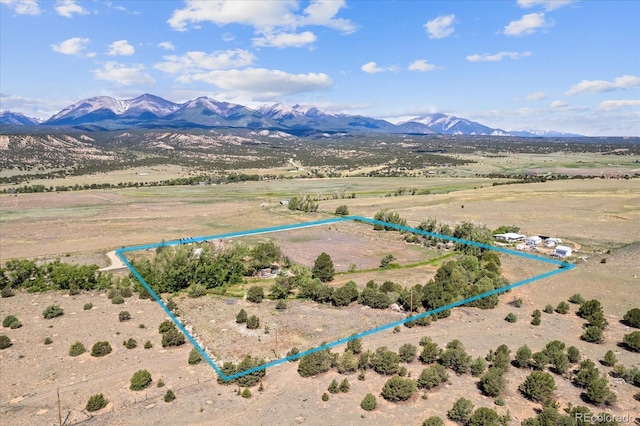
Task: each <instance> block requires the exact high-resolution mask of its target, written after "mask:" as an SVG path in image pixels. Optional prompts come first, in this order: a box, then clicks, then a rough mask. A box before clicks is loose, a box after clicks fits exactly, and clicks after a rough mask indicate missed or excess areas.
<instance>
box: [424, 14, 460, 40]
mask: <svg viewBox="0 0 640 426" xmlns="http://www.w3.org/2000/svg"><path fill="white" fill-rule="evenodd" d="M455 19H456V15H453V14H451V15H442V16H438V17H437V18H435V19H433V20H431V21H428V22H427V23H426V24H424V28H425V29H426V30H427V32H428V33H429V38H435V39H438V38H445V37H448V36H450V35H451V34H453V32H454V31H455V28H453V24H454V22H455Z"/></svg>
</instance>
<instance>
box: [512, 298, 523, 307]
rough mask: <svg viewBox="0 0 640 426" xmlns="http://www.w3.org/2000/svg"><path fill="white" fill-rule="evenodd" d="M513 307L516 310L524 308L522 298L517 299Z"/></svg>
mask: <svg viewBox="0 0 640 426" xmlns="http://www.w3.org/2000/svg"><path fill="white" fill-rule="evenodd" d="M513 305H514V306H515V307H516V308H521V307H522V298H521V297H520V298H518V299H516V300H515V302H513Z"/></svg>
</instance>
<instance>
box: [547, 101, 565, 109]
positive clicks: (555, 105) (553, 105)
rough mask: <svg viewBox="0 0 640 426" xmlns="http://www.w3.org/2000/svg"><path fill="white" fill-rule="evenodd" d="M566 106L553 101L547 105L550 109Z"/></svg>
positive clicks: (563, 103)
mask: <svg viewBox="0 0 640 426" xmlns="http://www.w3.org/2000/svg"><path fill="white" fill-rule="evenodd" d="M568 106H569V104H568V103H566V102H562V101H553V102H551V104H549V107H550V108H566V107H568Z"/></svg>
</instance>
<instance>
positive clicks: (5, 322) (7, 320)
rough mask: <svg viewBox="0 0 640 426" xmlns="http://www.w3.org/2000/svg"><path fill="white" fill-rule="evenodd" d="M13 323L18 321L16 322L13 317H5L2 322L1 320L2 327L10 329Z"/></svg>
mask: <svg viewBox="0 0 640 426" xmlns="http://www.w3.org/2000/svg"><path fill="white" fill-rule="evenodd" d="M14 322H20V321H18V318H17V317H16V316H15V315H7V316H6V317H4V320H2V326H3V327H11V324H13V323H14Z"/></svg>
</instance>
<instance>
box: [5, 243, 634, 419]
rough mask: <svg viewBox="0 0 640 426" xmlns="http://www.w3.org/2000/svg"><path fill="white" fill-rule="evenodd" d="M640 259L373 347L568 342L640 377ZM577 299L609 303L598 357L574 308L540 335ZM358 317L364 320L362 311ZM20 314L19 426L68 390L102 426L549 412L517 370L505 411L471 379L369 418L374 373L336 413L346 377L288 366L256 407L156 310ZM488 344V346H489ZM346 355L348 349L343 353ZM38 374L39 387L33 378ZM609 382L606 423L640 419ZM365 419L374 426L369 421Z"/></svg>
mask: <svg viewBox="0 0 640 426" xmlns="http://www.w3.org/2000/svg"><path fill="white" fill-rule="evenodd" d="M637 251H638V246H637V245H635V246H634V247H629V248H625V249H620V250H615V251H614V252H613V253H612V254H611V255H609V256H608V258H609V261H608V262H607V264H599V263H597V262H587V263H585V264H582V265H580V266H579V267H578V268H576V269H575V270H574V271H571V272H569V273H567V274H566V275H562V279H559V280H543V281H540V282H537V283H535V284H532V285H530V286H526V287H522V288H520V289H517V290H514V291H513V292H511V293H509V294H508V295H506V296H503V297H502V301H501V303H500V305H499V306H498V307H497V308H496V309H494V310H489V311H482V310H478V309H470V308H462V309H457V310H455V311H454V313H453V314H452V316H451V317H449V318H446V319H443V320H439V321H437V322H435V323H433V324H431V325H430V326H429V327H426V328H424V327H414V328H412V329H407V328H402V330H401V332H400V333H393V332H392V331H390V330H389V331H386V332H382V333H379V334H376V335H373V336H370V337H369V338H367V339H364V342H363V343H364V346H365V348H368V349H372V350H375V348H377V347H379V346H382V345H384V346H387V347H389V348H390V349H392V350H397V349H398V347H399V346H400V345H401V344H403V343H412V344H414V345H416V346H417V343H418V341H419V339H420V337H422V336H425V335H428V336H431V337H432V339H433V340H434V341H436V342H437V343H438V344H439V345H440V346H441V347H442V346H444V344H446V343H447V342H448V341H451V340H453V339H459V340H461V341H462V342H463V344H464V345H465V347H466V348H467V350H468V352H469V354H470V355H472V356H473V357H477V356H484V355H485V354H486V353H487V352H488V351H489V349H495V348H496V347H497V346H498V345H500V344H503V343H504V344H506V345H508V346H509V348H510V349H511V350H512V352H515V350H516V349H517V348H518V347H519V346H521V345H524V344H527V345H528V346H529V347H530V348H532V350H534V351H535V350H540V349H542V348H543V347H544V345H545V344H546V343H547V342H548V341H551V340H554V339H559V340H561V341H563V342H565V343H566V344H567V345H575V346H576V347H577V348H578V349H579V350H580V351H581V353H582V354H583V357H589V358H591V359H593V360H598V359H601V358H602V356H603V355H604V353H605V352H606V351H607V350H609V349H612V350H613V351H614V352H615V353H616V356H617V358H618V360H619V362H620V363H622V364H624V365H626V366H632V365H638V361H637V355H635V354H632V353H631V352H628V351H626V350H624V349H621V348H618V347H617V346H616V342H618V341H620V340H621V336H622V335H623V334H625V333H628V332H629V331H630V330H629V328H628V327H625V326H624V325H622V324H620V323H619V322H618V320H619V319H620V316H621V315H622V314H623V313H624V312H626V310H628V309H629V308H631V307H632V306H634V304H635V303H636V302H637V300H634V298H633V297H628V295H630V294H636V293H635V292H637V287H638V279H637V278H633V274H638V273H640V271H638V264H637V262H635V259H637ZM518 262H519V261H516V263H518ZM507 267H508V268H509V269H517V268H522V270H523V271H524V270H526V269H527V268H526V267H525V266H524V265H517V264H509V265H507ZM605 283H606V285H605ZM575 291H579V292H580V293H581V294H582V295H583V296H584V297H585V298H587V299H589V298H598V299H599V300H600V301H601V302H602V303H603V306H604V310H605V314H606V317H607V319H608V320H609V323H610V326H609V327H608V328H607V330H606V332H605V335H606V340H605V343H603V344H601V345H595V344H590V343H585V342H583V341H581V340H579V338H578V336H579V334H580V333H581V325H582V324H583V322H584V321H583V320H581V319H580V318H578V317H577V316H575V314H574V312H575V309H576V307H575V305H572V307H571V311H570V313H569V314H567V315H559V314H555V313H554V314H543V317H542V324H541V325H540V326H538V327H534V326H532V325H530V324H529V318H530V313H531V311H532V310H533V309H535V308H539V309H541V308H542V307H543V306H544V305H545V304H547V303H551V304H554V305H555V304H557V303H558V302H559V301H561V300H566V299H567V298H568V297H569V296H570V295H571V294H573V293H574V292H575ZM621 296H622V297H621ZM512 297H513V298H515V297H522V298H523V299H524V305H523V307H522V308H519V309H518V308H514V307H513V306H512V305H511V304H510V302H511V300H512ZM206 300H207V299H189V300H188V301H187V302H188V303H195V304H202V303H205V302H206ZM86 302H92V303H93V304H94V308H93V309H92V310H91V311H83V310H82V305H83V304H84V303H86ZM50 303H59V304H60V305H61V306H62V307H63V308H64V309H65V315H63V316H62V317H60V318H56V319H52V320H43V319H42V318H41V317H40V316H39V312H40V311H41V310H42V309H43V308H44V306H46V305H48V304H50ZM242 303H246V302H241V301H235V306H233V309H234V312H235V309H237V308H238V307H239V306H240V305H239V304H242ZM294 303H300V304H301V305H302V306H300V309H302V308H303V306H304V305H306V304H307V303H308V302H294ZM266 306H267V304H266V303H265V307H266ZM352 308H353V309H360V308H359V307H358V306H353V307H352ZM122 309H126V310H128V311H129V312H131V313H132V316H133V318H132V319H131V320H130V321H127V322H123V323H120V322H118V320H117V312H118V311H120V310H122ZM261 309H262V307H261ZM265 309H268V308H265ZM318 309H323V308H321V307H319V308H318ZM328 309H331V308H328ZM508 312H514V313H515V314H516V315H517V317H518V321H517V322H516V323H514V324H509V323H507V322H505V321H503V318H504V316H505V315H506V314H507V313H508ZM8 313H12V314H15V315H17V316H18V317H19V318H20V319H21V320H22V321H23V324H24V325H23V327H22V328H20V329H17V330H6V334H7V335H9V336H10V337H11V338H12V340H13V341H14V345H13V346H12V347H11V348H9V349H7V350H4V351H2V352H0V361H1V362H0V369H1V370H0V373H1V375H2V377H3V380H2V392H1V393H0V395H2V396H1V400H0V412H1V413H2V416H3V418H4V419H5V421H7V422H9V423H10V424H16V425H20V424H33V422H34V421H36V422H38V423H49V424H50V423H53V422H55V421H57V420H56V419H57V406H56V404H57V402H56V401H57V400H56V393H55V390H56V389H57V388H58V387H59V388H60V395H61V404H62V412H63V415H66V414H67V413H68V412H71V413H72V414H71V417H70V419H72V420H73V421H82V420H85V419H86V418H87V415H86V414H85V413H82V412H81V410H82V408H83V407H84V404H85V403H86V400H87V399H88V397H89V396H90V395H92V394H95V393H100V392H102V393H104V394H105V397H107V398H108V399H109V400H110V404H109V405H108V406H107V408H106V409H104V410H103V411H101V412H99V413H98V414H97V415H96V416H95V417H94V418H93V419H92V420H91V421H90V422H89V423H88V424H99V425H102V424H105V425H106V424H154V423H158V422H160V423H163V424H165V423H180V422H185V421H188V423H190V424H208V423H210V421H211V418H212V416H215V418H216V419H217V420H216V421H218V422H224V423H226V424H246V420H247V417H246V416H247V413H252V416H254V415H257V416H259V420H256V421H255V422H252V423H254V424H264V425H269V424H300V423H302V424H310V425H316V424H318V425H319V424H371V423H374V424H398V425H400V424H417V423H419V422H420V421H421V420H422V419H424V418H426V417H428V416H431V415H439V416H442V417H443V418H444V416H445V414H446V411H447V410H448V409H449V408H450V407H451V406H452V405H453V402H454V401H455V400H456V399H457V398H458V397H459V396H460V395H464V396H465V397H467V398H469V399H471V401H472V402H473V403H474V404H475V405H476V406H487V407H494V408H496V409H497V410H498V411H499V412H500V413H504V412H506V408H508V409H509V410H510V413H511V416H512V418H513V422H512V423H511V424H514V425H517V424H519V422H520V421H521V420H522V419H523V418H526V417H531V416H534V415H535V412H534V409H535V408H536V407H537V406H538V405H537V404H534V403H532V402H530V401H527V400H525V399H523V398H522V397H521V396H520V395H519V394H518V391H517V386H518V385H519V384H520V383H521V382H522V381H523V380H524V378H525V376H526V374H528V371H526V370H521V369H516V368H515V367H511V368H510V370H509V372H508V373H507V378H508V385H507V389H506V391H505V392H504V399H505V403H506V405H505V407H496V406H495V405H494V404H493V399H492V398H488V397H485V396H482V395H481V394H480V393H479V392H478V390H477V388H476V383H477V379H474V378H472V377H471V376H469V375H463V376H456V375H455V374H450V376H451V377H450V381H449V383H448V384H447V385H446V386H444V387H442V388H438V389H436V390H432V391H429V392H428V395H429V398H428V400H426V401H424V400H422V399H421V398H420V393H418V394H417V395H414V397H413V398H412V399H411V400H409V401H407V402H404V403H389V402H386V401H384V400H383V399H382V398H380V397H378V408H377V409H376V410H375V411H373V412H371V413H366V412H364V411H363V410H361V409H360V408H358V405H359V403H360V401H361V399H362V398H363V397H364V395H365V394H366V393H367V392H371V393H373V394H374V395H377V394H379V392H380V390H381V389H382V386H383V384H384V382H385V381H386V378H385V377H383V376H380V375H378V374H376V373H374V372H372V371H369V372H368V373H367V374H366V380H365V381H358V380H356V377H355V376H356V375H349V376H347V377H348V378H349V381H350V382H351V390H350V391H349V393H347V394H339V395H334V396H332V397H331V399H330V400H329V401H328V402H326V403H325V402H322V401H321V399H320V396H321V395H322V393H323V392H325V391H326V387H327V386H328V384H329V383H330V382H331V380H332V379H334V378H338V379H340V380H341V378H342V377H344V376H341V375H339V374H338V373H336V372H335V371H332V372H329V373H325V374H322V375H320V376H318V377H315V378H309V379H303V378H301V377H299V375H298V374H297V372H296V365H297V364H296V363H285V364H284V365H281V366H279V367H275V368H272V369H269V370H268V371H267V375H266V377H265V378H264V380H263V383H264V388H265V390H264V392H262V393H259V392H256V391H255V388H254V389H252V391H253V393H254V396H253V397H252V398H250V399H249V400H245V399H243V398H240V397H239V396H237V395H236V394H235V390H236V387H235V386H225V385H220V384H217V383H216V381H215V378H214V375H213V372H212V370H211V368H210V367H208V366H206V365H204V364H200V365H196V366H190V365H188V364H187V355H188V351H189V348H188V345H185V346H183V347H180V348H174V349H169V350H164V349H162V348H161V346H160V335H159V334H158V332H157V326H158V324H159V323H160V322H161V321H162V320H164V318H165V315H164V313H163V311H162V310H161V309H160V307H159V306H157V305H156V304H155V303H154V302H151V301H148V300H146V301H145V300H138V299H135V298H132V299H127V301H126V302H125V304H124V305H111V304H110V303H109V302H108V300H107V298H106V296H105V295H104V294H102V295H99V294H89V293H87V294H81V295H76V296H68V295H65V294H60V293H47V294H24V293H21V294H18V295H17V296H15V297H13V298H10V299H3V303H2V305H1V306H0V315H2V316H4V315H7V314H8ZM278 315H279V314H278ZM140 323H144V324H145V325H146V328H145V329H140V328H139V327H138V324H140ZM479 335H482V336H483V338H482V339H478V338H477V336H479ZM47 336H51V337H52V339H53V341H54V342H53V343H52V344H51V345H47V346H45V345H43V344H42V341H43V340H44V338H45V337H47ZM129 337H134V338H136V339H137V340H138V345H139V346H138V347H137V348H135V349H131V350H127V349H125V348H124V347H123V346H122V345H121V343H120V342H121V341H122V340H124V339H127V338H129ZM252 338H254V339H257V336H255V337H248V338H247V339H246V340H244V341H243V342H242V344H246V343H248V342H250V340H249V339H252ZM262 338H273V334H269V335H267V336H265V335H264V334H263V335H262ZM147 339H149V340H151V341H152V343H153V345H154V347H153V348H152V349H149V350H144V349H142V348H141V344H142V343H143V342H144V341H145V340H147ZM76 340H80V341H82V342H83V343H84V344H85V346H87V347H90V345H92V344H93V343H94V342H95V341H97V340H108V341H110V343H111V345H112V346H113V348H114V352H113V353H112V354H110V355H108V356H106V357H104V358H93V357H91V356H90V355H89V354H88V353H87V354H83V355H81V356H79V357H77V358H72V357H69V356H68V355H67V351H68V348H69V345H70V344H71V343H73V342H74V341H76ZM340 350H341V348H337V349H336V351H340ZM598 367H599V368H600V370H601V371H608V370H609V368H607V367H603V366H601V365H598ZM140 368H146V369H148V370H149V371H150V372H151V374H152V377H153V379H154V382H153V384H152V386H151V387H150V388H149V389H147V390H146V391H141V392H134V391H131V390H129V389H128V385H129V378H130V377H131V375H132V374H133V373H134V372H135V371H136V370H138V369H140ZM407 368H408V370H409V371H410V372H411V375H412V377H417V376H418V375H419V373H420V371H421V370H422V368H423V366H422V365H421V364H420V363H419V362H418V361H414V362H413V363H411V364H408V365H407ZM27 370H28V371H29V374H28V376H26V375H25V372H26V371H27ZM160 378H162V379H163V381H164V382H165V383H166V387H165V388H157V387H155V384H156V382H157V380H158V379H160ZM555 378H556V383H557V385H558V390H557V391H556V396H557V398H558V400H559V401H560V402H561V404H562V405H563V406H565V405H566V403H567V402H572V403H573V404H574V405H575V404H580V403H581V401H580V399H579V389H577V388H575V387H574V386H572V385H570V384H569V383H568V382H567V381H566V379H562V378H560V377H559V376H555ZM609 381H610V386H611V389H612V390H613V391H614V392H615V393H616V395H617V396H618V402H617V403H616V404H615V405H614V406H612V407H609V408H603V409H601V410H600V411H605V412H608V413H613V414H625V413H626V414H632V415H634V414H635V413H637V402H636V401H634V400H633V398H632V395H633V394H634V393H635V392H636V390H634V389H636V388H633V387H632V386H631V385H628V384H625V383H620V382H616V381H613V379H611V378H609ZM167 387H168V388H172V389H174V391H175V393H176V396H177V399H176V401H174V402H172V403H171V404H170V405H167V404H166V403H164V402H163V401H162V395H163V393H164V390H165V389H166V388H167ZM600 411H598V412H600ZM361 414H362V415H364V418H361ZM34 419H35V420H34ZM449 424H452V425H453V424H454V423H449Z"/></svg>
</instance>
